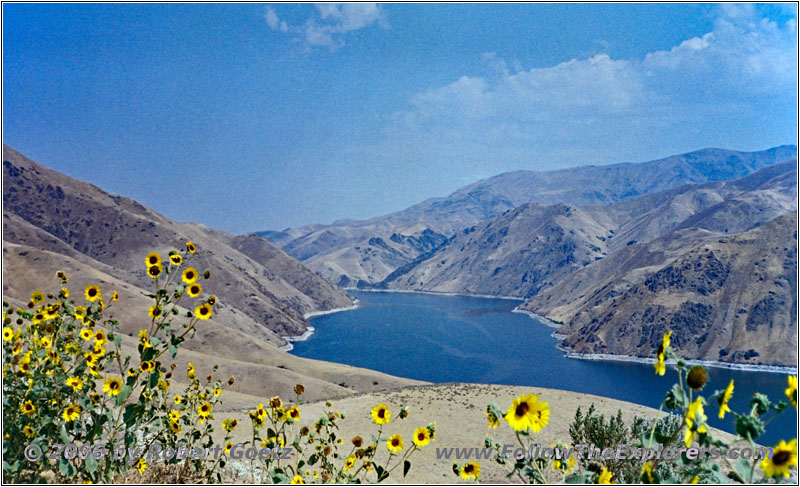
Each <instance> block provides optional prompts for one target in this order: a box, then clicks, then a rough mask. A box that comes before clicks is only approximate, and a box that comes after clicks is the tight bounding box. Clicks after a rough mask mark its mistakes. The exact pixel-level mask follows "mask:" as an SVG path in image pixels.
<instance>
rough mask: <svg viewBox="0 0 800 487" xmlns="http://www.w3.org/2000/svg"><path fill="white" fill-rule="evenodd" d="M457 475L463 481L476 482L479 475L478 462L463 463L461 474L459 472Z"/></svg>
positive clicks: (479, 465) (479, 466)
mask: <svg viewBox="0 0 800 487" xmlns="http://www.w3.org/2000/svg"><path fill="white" fill-rule="evenodd" d="M459 475H460V476H461V478H462V479H464V480H470V479H474V480H477V479H478V477H480V475H481V464H480V463H478V462H469V463H465V464H464V466H463V467H461V472H459Z"/></svg>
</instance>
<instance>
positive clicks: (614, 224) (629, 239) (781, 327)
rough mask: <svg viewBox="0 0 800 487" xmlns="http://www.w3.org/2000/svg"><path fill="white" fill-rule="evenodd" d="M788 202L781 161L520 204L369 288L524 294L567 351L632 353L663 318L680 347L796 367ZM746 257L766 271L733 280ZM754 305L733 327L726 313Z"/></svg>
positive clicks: (651, 339)
mask: <svg viewBox="0 0 800 487" xmlns="http://www.w3.org/2000/svg"><path fill="white" fill-rule="evenodd" d="M796 208H797V162H796V161H794V160H792V161H785V162H783V163H779V164H774V165H772V166H768V167H766V168H764V169H762V170H760V171H758V172H756V173H753V174H750V175H748V176H745V177H743V178H741V179H737V180H733V181H722V182H713V183H703V184H690V185H684V186H681V187H680V188H675V189H672V190H669V191H663V192H659V193H653V194H649V195H645V196H640V197H638V198H632V199H628V200H624V201H619V202H616V203H611V204H605V205H595V206H583V207H571V206H568V205H564V204H555V205H550V206H542V205H538V204H534V203H528V204H524V205H521V206H519V207H517V208H515V209H514V210H510V211H508V212H506V213H504V214H503V215H501V216H499V217H497V218H495V219H493V220H489V221H487V222H484V223H481V224H478V225H475V226H473V227H470V228H468V229H465V230H464V231H462V232H461V233H459V234H457V235H455V236H454V237H452V238H451V239H449V240H448V241H447V243H446V244H444V245H443V246H441V247H440V248H439V249H437V250H436V251H434V252H431V253H430V254H427V255H425V256H424V258H420V259H417V260H416V261H414V262H413V263H412V264H409V265H406V266H404V267H402V268H400V269H398V270H396V271H395V272H394V273H392V274H390V276H389V277H388V278H387V279H385V280H384V281H383V282H381V283H380V284H378V285H376V286H374V287H378V288H389V289H407V290H426V291H437V292H458V293H468V294H490V295H505V296H517V297H524V298H528V301H527V302H526V303H525V304H524V305H522V306H521V309H523V310H526V311H532V312H535V313H537V314H539V315H543V316H546V317H548V318H550V319H553V320H556V321H558V322H561V323H565V326H564V327H562V329H560V330H559V334H564V335H567V338H566V339H565V342H564V344H565V346H567V347H570V348H571V349H573V350H574V351H576V352H579V353H602V354H607V353H612V354H624V355H645V356H646V355H648V354H649V352H650V351H652V349H653V348H654V347H655V346H657V343H656V342H657V341H658V340H659V339H660V336H661V335H663V333H664V332H665V331H667V329H668V328H669V329H673V330H674V331H675V336H676V337H681V338H680V339H678V340H677V341H675V342H674V343H675V347H676V348H677V349H678V350H679V351H680V352H682V353H685V354H687V356H690V357H691V358H700V359H705V360H714V361H735V362H737V363H751V364H767V365H788V366H796V361H795V360H794V358H793V357H796V353H797V349H796V343H795V342H794V341H792V340H788V339H786V338H787V337H790V336H792V333H794V334H796V332H797V320H796V315H795V314H794V312H792V311H791V310H795V311H796V307H797V299H796V294H797V283H796V279H794V274H793V273H794V272H795V270H796V269H797V258H796V255H797V239H796V233H795V228H796ZM791 215H795V217H794V218H793V217H791ZM762 225H763V226H764V227H765V228H770V229H772V231H766V230H760V228H761V226H762ZM737 234H738V235H741V236H742V237H741V238H739V239H734V237H732V236H731V235H737ZM756 237H757V238H756ZM721 239H726V240H721ZM723 241H724V242H726V245H717V242H719V244H722V243H723ZM703 249H705V250H703ZM709 249H711V250H709ZM731 249H736V251H735V252H734V251H733V250H731ZM781 249H782V250H781ZM720 252H722V253H723V254H724V256H723V255H718V254H720ZM754 259H762V265H766V267H765V269H764V270H765V271H766V274H765V275H764V276H762V277H760V278H759V280H757V282H754V283H753V282H747V280H746V276H748V275H749V274H748V273H749V272H751V271H752V269H756V270H758V269H759V265H758V264H757V263H754V262H753V260H754ZM676 262H686V264H684V265H683V266H681V265H680V264H676ZM686 266H688V268H687V267H686ZM670 269H673V270H672V271H670ZM674 269H680V270H674ZM789 274H791V275H789ZM675 280H677V282H673V281H675ZM779 282H780V283H781V284H777V283H779ZM656 283H660V284H656ZM773 283H776V284H773ZM654 286H655V287H654ZM656 288H657V289H656ZM692 293H695V294H698V295H699V296H693V294H692ZM731 302H736V303H738V304H737V306H738V307H739V309H740V310H742V311H741V312H740V313H738V314H737V315H733V314H731V313H727V310H728V308H727V306H728V304H726V303H731ZM653 303H660V304H659V305H658V306H656V307H653V306H652V305H653ZM642 313H644V315H642ZM756 315H757V316H758V317H759V318H758V321H757V322H755V323H754V322H751V321H748V323H749V324H748V325H747V330H748V333H747V337H746V338H743V335H742V334H741V333H740V329H741V328H742V327H744V326H745V325H744V324H743V322H742V319H744V318H741V319H740V317H741V316H744V317H747V316H751V317H752V316H756ZM748 319H749V318H748ZM626 323H627V325H624V324H626ZM670 323H671V325H668V324H670ZM654 330H655V331H654ZM697 333H700V335H703V336H702V338H697V337H696V338H697V340H696V343H695V344H694V345H692V343H694V342H692V340H693V338H692V336H694V335H695V334H697ZM611 334H613V337H612V335H611ZM643 334H644V335H643ZM698 336H699V335H698ZM631 337H634V338H635V339H634V338H631ZM711 337H714V339H713V340H712V339H711ZM776 337H780V339H778V340H777V341H775V340H776ZM748 341H749V342H750V345H749V346H748V347H747V348H742V347H743V346H744V345H745V343H748Z"/></svg>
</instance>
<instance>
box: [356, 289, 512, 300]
mask: <svg viewBox="0 0 800 487" xmlns="http://www.w3.org/2000/svg"><path fill="white" fill-rule="evenodd" d="M342 289H344V290H345V291H360V292H365V293H407V294H430V295H433V296H464V297H467V298H483V299H508V300H510V301H525V299H524V298H517V297H514V296H492V295H491V294H470V293H450V292H440V291H411V290H405V289H359V288H356V287H344V288H342Z"/></svg>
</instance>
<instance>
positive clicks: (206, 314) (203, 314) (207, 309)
mask: <svg viewBox="0 0 800 487" xmlns="http://www.w3.org/2000/svg"><path fill="white" fill-rule="evenodd" d="M194 314H195V316H197V317H198V318H199V319H201V320H207V319H209V318H211V315H212V314H213V311H212V310H211V306H210V305H209V304H208V303H203V304H201V305H200V306H198V307H196V308H195V309H194Z"/></svg>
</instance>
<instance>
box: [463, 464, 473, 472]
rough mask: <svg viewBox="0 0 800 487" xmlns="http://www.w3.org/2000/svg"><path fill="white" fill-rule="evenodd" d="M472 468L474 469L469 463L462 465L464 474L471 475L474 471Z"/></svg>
mask: <svg viewBox="0 0 800 487" xmlns="http://www.w3.org/2000/svg"><path fill="white" fill-rule="evenodd" d="M474 468H475V467H473V466H472V464H471V463H468V464H466V465H464V472H465V473H472V470H474Z"/></svg>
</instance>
